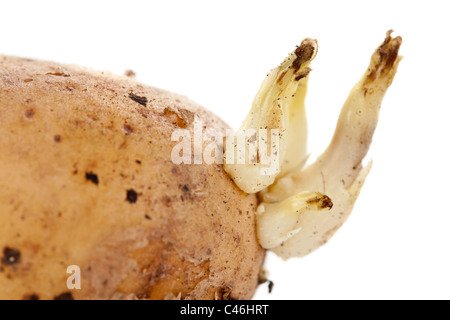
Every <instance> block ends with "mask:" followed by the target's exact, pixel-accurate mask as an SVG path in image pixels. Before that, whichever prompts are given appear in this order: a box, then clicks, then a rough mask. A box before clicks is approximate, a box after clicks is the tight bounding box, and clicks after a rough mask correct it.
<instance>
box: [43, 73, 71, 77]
mask: <svg viewBox="0 0 450 320" xmlns="http://www.w3.org/2000/svg"><path fill="white" fill-rule="evenodd" d="M45 75H46V76H56V77H66V78H67V77H70V74H67V73H64V72H47V73H46V74H45Z"/></svg>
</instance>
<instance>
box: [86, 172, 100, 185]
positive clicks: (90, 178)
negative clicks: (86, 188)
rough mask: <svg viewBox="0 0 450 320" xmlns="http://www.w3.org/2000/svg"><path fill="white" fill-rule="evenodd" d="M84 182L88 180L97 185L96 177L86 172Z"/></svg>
mask: <svg viewBox="0 0 450 320" xmlns="http://www.w3.org/2000/svg"><path fill="white" fill-rule="evenodd" d="M86 180H90V181H92V182H93V183H94V184H98V176H97V175H96V174H95V173H93V172H86Z"/></svg>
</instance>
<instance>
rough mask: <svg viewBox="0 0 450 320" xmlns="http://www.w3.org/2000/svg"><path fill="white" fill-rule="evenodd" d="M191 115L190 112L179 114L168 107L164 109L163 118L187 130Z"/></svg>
mask: <svg viewBox="0 0 450 320" xmlns="http://www.w3.org/2000/svg"><path fill="white" fill-rule="evenodd" d="M189 115H190V114H188V111H187V110H185V112H184V113H183V112H178V111H176V110H174V109H172V108H169V107H166V108H164V112H163V116H164V117H166V118H167V119H168V120H169V121H170V122H171V123H172V124H173V125H176V126H177V127H180V128H186V127H187V126H188V124H189V120H188V118H189Z"/></svg>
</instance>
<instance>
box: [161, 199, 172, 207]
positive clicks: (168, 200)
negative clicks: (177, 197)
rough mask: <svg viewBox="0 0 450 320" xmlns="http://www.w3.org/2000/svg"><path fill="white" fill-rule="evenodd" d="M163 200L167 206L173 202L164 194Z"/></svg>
mask: <svg viewBox="0 0 450 320" xmlns="http://www.w3.org/2000/svg"><path fill="white" fill-rule="evenodd" d="M162 200H163V203H164V205H165V206H166V207H170V203H171V202H172V200H170V198H169V197H168V196H164V197H163V199H162Z"/></svg>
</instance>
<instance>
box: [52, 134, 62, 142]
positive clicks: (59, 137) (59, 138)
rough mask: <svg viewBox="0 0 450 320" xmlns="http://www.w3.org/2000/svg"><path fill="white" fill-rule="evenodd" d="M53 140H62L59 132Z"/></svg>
mask: <svg viewBox="0 0 450 320" xmlns="http://www.w3.org/2000/svg"><path fill="white" fill-rule="evenodd" d="M53 140H55V142H61V136H60V135H59V134H57V135H55V136H54V137H53Z"/></svg>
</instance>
